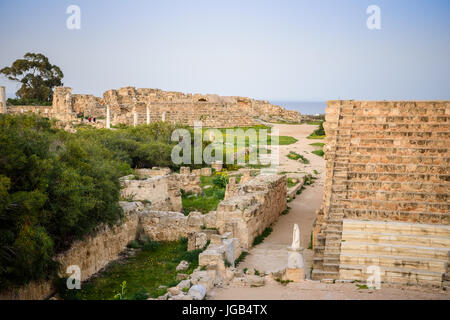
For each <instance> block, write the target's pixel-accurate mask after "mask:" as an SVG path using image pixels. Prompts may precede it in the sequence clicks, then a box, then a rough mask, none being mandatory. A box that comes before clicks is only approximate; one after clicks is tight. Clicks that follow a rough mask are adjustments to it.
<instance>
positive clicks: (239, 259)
mask: <svg viewBox="0 0 450 320" xmlns="http://www.w3.org/2000/svg"><path fill="white" fill-rule="evenodd" d="M247 255H248V252H247V251H243V252H242V253H241V255H240V256H239V258H237V259H236V261H234V265H235V267H237V266H238V265H239V264H240V263H241V262H242V261H244V260H245V257H247Z"/></svg>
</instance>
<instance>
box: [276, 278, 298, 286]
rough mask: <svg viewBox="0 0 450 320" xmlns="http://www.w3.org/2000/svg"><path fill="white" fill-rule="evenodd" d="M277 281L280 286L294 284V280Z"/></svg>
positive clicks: (278, 279)
mask: <svg viewBox="0 0 450 320" xmlns="http://www.w3.org/2000/svg"><path fill="white" fill-rule="evenodd" d="M276 281H277V282H279V283H280V284H282V285H283V286H286V285H288V284H289V283H291V282H294V281H292V280H282V279H281V278H277V279H276Z"/></svg>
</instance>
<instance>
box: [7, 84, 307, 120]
mask: <svg viewBox="0 0 450 320" xmlns="http://www.w3.org/2000/svg"><path fill="white" fill-rule="evenodd" d="M5 105H6V104H5ZM7 112H8V113H24V112H33V113H40V114H42V115H44V116H47V117H53V118H56V119H58V120H61V121H64V122H77V121H80V120H79V118H80V117H91V118H96V123H95V124H93V123H91V125H95V126H98V127H103V128H105V127H107V128H109V127H110V126H111V125H118V124H127V125H139V124H149V123H151V122H157V121H167V122H170V123H182V124H186V125H189V126H193V125H194V122H196V121H201V122H202V123H203V126H204V127H214V128H227V127H237V126H239V127H245V126H251V125H255V124H260V122H259V121H258V120H257V119H259V120H264V121H287V122H295V123H298V122H300V121H301V118H302V117H301V114H300V113H299V112H297V111H289V110H286V109H284V108H282V107H280V106H275V105H272V104H270V103H269V102H268V101H262V100H254V99H250V98H245V97H220V96H218V95H200V94H184V93H181V92H169V91H162V90H159V89H136V88H134V87H125V88H121V89H118V90H108V91H106V92H105V93H104V94H103V97H102V98H99V97H95V96H93V95H86V94H72V89H71V88H68V87H57V88H55V90H54V93H53V105H52V107H39V106H38V107H36V106H9V107H8V110H7Z"/></svg>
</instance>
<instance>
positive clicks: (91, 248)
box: [0, 202, 144, 300]
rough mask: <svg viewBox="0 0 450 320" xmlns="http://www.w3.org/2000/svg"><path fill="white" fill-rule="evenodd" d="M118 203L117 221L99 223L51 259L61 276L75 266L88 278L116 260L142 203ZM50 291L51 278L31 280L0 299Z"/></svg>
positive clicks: (133, 233)
mask: <svg viewBox="0 0 450 320" xmlns="http://www.w3.org/2000/svg"><path fill="white" fill-rule="evenodd" d="M120 205H121V207H122V208H123V210H124V218H123V220H122V221H121V222H120V223H119V224H117V225H115V226H113V227H109V226H106V225H101V226H99V227H98V228H97V230H96V232H95V233H94V234H92V235H90V236H88V237H86V238H85V239H83V240H80V241H76V242H75V243H73V244H72V246H71V248H70V249H69V250H67V251H65V252H63V253H61V254H59V255H58V256H56V257H55V258H54V259H55V260H56V261H58V262H60V263H61V268H60V271H59V274H60V276H61V277H68V276H69V275H68V274H66V269H67V267H68V266H71V265H75V266H79V267H80V270H81V279H82V280H85V279H88V278H89V277H90V276H92V275H93V274H95V273H96V272H98V271H99V270H100V269H102V268H103V267H105V266H106V265H107V264H108V263H109V262H111V261H114V260H116V259H117V258H118V257H119V253H120V252H121V251H122V250H123V249H124V248H125V247H126V245H127V244H128V243H129V242H130V241H131V240H133V239H135V238H136V233H137V230H138V223H139V216H138V213H139V212H140V211H141V210H143V209H144V206H143V205H142V204H141V203H137V202H121V203H120ZM54 291H55V288H54V287H53V283H52V280H48V281H33V282H31V283H29V284H28V285H25V286H22V287H17V288H11V289H9V290H6V291H3V292H0V300H40V299H45V298H48V297H49V296H51V295H52V294H53V293H54Z"/></svg>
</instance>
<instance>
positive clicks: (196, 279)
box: [191, 271, 215, 289]
mask: <svg viewBox="0 0 450 320" xmlns="http://www.w3.org/2000/svg"><path fill="white" fill-rule="evenodd" d="M214 279H215V275H214V274H212V273H210V272H209V271H196V272H194V273H193V274H192V276H191V282H192V284H194V285H196V284H199V285H202V286H204V287H205V288H206V289H211V288H212V287H214Z"/></svg>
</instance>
